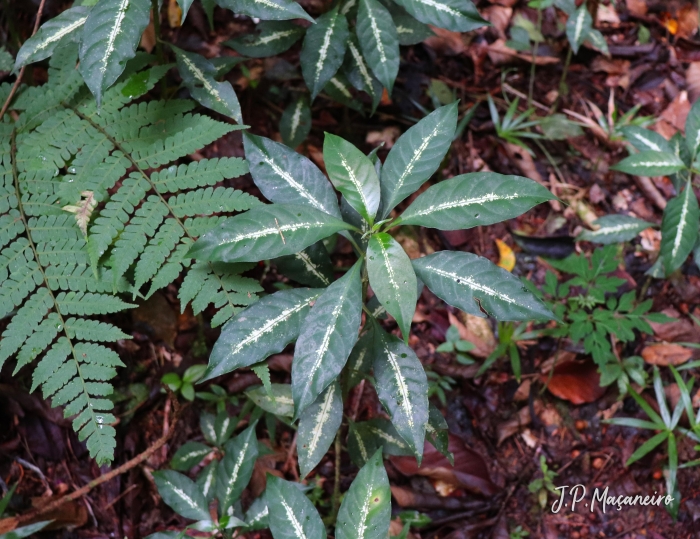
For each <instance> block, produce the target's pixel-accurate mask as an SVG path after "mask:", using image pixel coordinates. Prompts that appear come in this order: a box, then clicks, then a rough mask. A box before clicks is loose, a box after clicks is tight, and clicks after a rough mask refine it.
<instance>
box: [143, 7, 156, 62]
mask: <svg viewBox="0 0 700 539" xmlns="http://www.w3.org/2000/svg"><path fill="white" fill-rule="evenodd" d="M155 46H156V30H155V28H154V27H153V13H151V22H149V23H148V26H146V29H145V30H144V31H143V34H142V35H141V48H142V49H144V50H145V51H146V52H147V53H151V52H152V51H153V49H154V48H155Z"/></svg>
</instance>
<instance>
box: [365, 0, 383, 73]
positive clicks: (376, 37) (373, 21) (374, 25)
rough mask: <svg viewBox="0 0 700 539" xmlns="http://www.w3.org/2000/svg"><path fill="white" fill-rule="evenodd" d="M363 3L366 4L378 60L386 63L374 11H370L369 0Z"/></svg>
mask: <svg viewBox="0 0 700 539" xmlns="http://www.w3.org/2000/svg"><path fill="white" fill-rule="evenodd" d="M365 5H366V6H367V17H369V24H370V27H371V29H372V35H373V36H374V40H375V41H376V42H377V51H378V52H379V61H380V62H381V63H382V64H386V53H385V52H384V43H382V33H381V31H380V30H379V27H378V26H377V18H376V17H375V16H374V13H373V12H372V7H371V6H370V5H369V2H365Z"/></svg>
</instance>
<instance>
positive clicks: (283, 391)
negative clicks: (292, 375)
mask: <svg viewBox="0 0 700 539" xmlns="http://www.w3.org/2000/svg"><path fill="white" fill-rule="evenodd" d="M270 393H271V394H270ZM270 393H268V391H267V390H266V389H265V388H264V387H258V388H255V389H249V390H248V391H246V395H247V396H248V398H249V399H250V400H252V401H253V402H254V403H255V404H256V405H257V406H259V407H260V408H262V409H263V410H265V411H266V412H269V413H271V414H274V415H278V416H282V417H292V416H293V415H294V399H292V386H290V385H289V384H272V387H271V392H270Z"/></svg>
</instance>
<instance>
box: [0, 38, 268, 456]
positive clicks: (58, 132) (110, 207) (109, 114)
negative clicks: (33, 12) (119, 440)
mask: <svg viewBox="0 0 700 539" xmlns="http://www.w3.org/2000/svg"><path fill="white" fill-rule="evenodd" d="M147 60H148V58H146V57H145V55H144V56H137V57H136V58H135V59H133V60H132V61H131V62H130V63H129V64H128V66H127V68H126V70H125V72H124V75H123V76H122V78H121V79H120V81H119V82H118V83H117V84H116V85H115V86H113V87H112V88H110V90H108V91H107V92H105V94H104V99H103V101H102V103H101V107H100V109H99V110H98V109H97V106H96V103H95V100H94V98H93V97H92V95H91V94H90V92H89V91H88V90H87V88H85V86H84V84H83V82H82V79H81V78H80V75H79V73H78V71H77V70H76V61H77V48H76V47H75V46H74V45H68V46H65V47H63V48H62V49H61V50H60V51H58V52H57V53H56V54H55V55H54V56H53V58H52V60H51V64H50V69H49V82H48V83H47V84H45V85H44V86H41V87H32V88H24V89H23V90H22V91H21V92H20V94H19V96H18V97H17V99H16V100H15V102H14V103H13V105H12V106H11V111H12V112H11V114H6V115H5V116H4V117H3V118H2V119H1V121H0V140H1V141H2V142H1V145H0V249H1V254H0V319H4V318H8V317H11V318H10V320H9V323H8V324H7V326H6V328H5V330H4V332H3V333H2V339H1V340H0V367H2V365H3V364H4V363H5V362H6V361H7V360H8V359H9V358H11V357H16V364H15V369H14V373H17V372H18V371H19V370H20V369H21V368H22V367H24V366H26V365H28V364H29V363H31V362H32V361H34V360H35V359H36V358H38V357H40V356H42V357H41V359H40V360H39V362H38V363H37V365H36V367H35V368H34V373H33V383H32V390H34V389H36V388H37V387H39V386H41V388H42V390H43V394H44V397H45V398H49V397H51V398H52V403H53V405H54V406H59V405H63V406H65V415H66V416H67V417H69V416H75V419H74V421H73V427H74V429H75V430H76V431H77V432H78V433H79V437H80V439H81V440H87V447H88V449H89V451H90V454H91V456H93V457H94V458H95V459H96V460H97V462H98V463H100V464H102V463H106V462H109V461H111V460H112V458H113V453H114V447H115V430H114V428H113V427H111V426H110V424H111V423H114V421H115V418H114V416H113V415H112V414H111V413H110V410H111V409H112V401H111V400H110V399H109V395H110V394H111V393H112V386H111V384H110V383H109V380H110V379H112V378H113V377H114V376H115V374H116V370H115V369H116V367H117V366H121V365H122V362H121V361H120V359H119V357H118V355H117V354H116V353H115V352H114V351H113V350H112V349H110V348H109V347H108V346H106V345H105V344H100V343H109V342H114V341H116V340H118V339H123V338H128V335H125V334H124V333H123V332H122V331H121V330H119V329H118V328H116V327H114V326H113V325H111V324H108V323H105V322H103V321H99V320H96V319H93V318H90V317H93V316H100V315H104V314H108V313H113V312H117V311H120V310H122V309H125V308H128V307H130V306H132V305H131V304H130V303H127V302H126V301H124V300H123V299H122V298H121V297H119V296H120V295H123V294H124V293H130V294H131V296H132V298H136V297H138V296H141V295H143V296H145V297H148V296H150V295H151V294H153V293H154V292H155V291H156V290H158V289H159V288H162V287H164V286H166V285H168V284H169V283H171V282H172V281H173V280H175V279H176V278H178V277H179V275H180V274H181V272H182V270H183V269H186V275H185V277H184V281H183V285H182V286H181V289H180V299H181V301H182V305H183V306H184V305H186V304H187V303H188V302H190V301H191V302H192V306H193V309H194V311H195V312H200V311H202V310H203V309H205V308H206V307H207V306H208V305H210V304H212V303H213V304H214V306H215V308H216V309H217V312H216V314H215V316H214V320H213V323H214V324H221V323H223V322H225V321H226V320H228V319H229V318H230V317H232V316H233V315H234V314H235V313H236V312H237V311H238V310H239V309H240V308H241V306H244V305H247V304H249V303H250V302H252V301H254V300H255V299H256V293H257V292H258V291H260V287H259V284H258V282H257V281H255V280H253V279H250V278H246V277H242V276H241V275H240V273H241V272H242V271H244V270H246V269H249V267H250V266H251V265H245V264H216V263H203V262H195V263H192V261H191V260H190V259H186V258H184V255H185V253H186V252H187V251H188V249H189V247H190V245H191V244H192V243H193V241H194V240H195V239H196V238H197V236H199V235H200V234H201V233H202V232H203V231H205V230H207V229H210V228H212V227H213V226H216V224H217V223H218V222H219V221H220V220H222V219H223V218H224V217H223V215H222V214H226V213H230V212H236V211H242V210H247V209H249V208H251V207H253V206H255V205H257V204H259V201H258V200H257V199H255V198H254V197H252V196H250V195H247V194H245V193H243V192H241V191H238V190H236V189H232V188H227V187H221V186H218V187H215V186H216V185H217V184H219V183H220V182H222V181H223V180H225V179H228V178H233V177H236V176H240V175H241V174H244V173H245V172H247V170H248V169H247V165H246V163H245V161H244V160H243V159H239V158H222V159H210V160H206V159H205V160H201V161H199V162H192V163H189V164H181V165H179V166H175V165H173V166H170V167H167V168H163V167H164V166H165V165H168V164H169V163H172V162H173V161H175V160H177V159H180V158H182V157H184V156H187V155H189V154H191V153H192V152H194V151H196V150H198V149H200V148H202V147H203V146H205V145H207V144H210V143H211V142H213V141H214V140H216V139H218V138H219V137H221V136H223V135H225V134H226V133H228V132H230V131H233V130H236V129H240V126H236V125H231V124H228V123H223V122H220V121H216V120H214V119H212V118H209V117H206V116H202V115H199V114H193V113H192V112H190V111H191V110H192V108H193V107H194V105H195V104H194V103H193V102H192V101H189V100H179V99H172V100H169V101H150V102H139V103H132V102H133V101H134V100H135V99H137V98H139V97H141V96H143V95H144V94H145V93H146V92H148V91H149V90H150V89H151V88H152V87H153V86H154V85H155V84H156V83H157V81H158V80H159V78H161V77H162V76H163V75H164V74H165V72H166V71H167V69H168V66H161V67H155V68H152V69H148V70H145V71H141V69H142V68H143V66H144V65H145V63H146V61H147ZM8 93H9V85H3V86H1V87H0V99H1V100H4V99H5V98H6V97H7V95H8Z"/></svg>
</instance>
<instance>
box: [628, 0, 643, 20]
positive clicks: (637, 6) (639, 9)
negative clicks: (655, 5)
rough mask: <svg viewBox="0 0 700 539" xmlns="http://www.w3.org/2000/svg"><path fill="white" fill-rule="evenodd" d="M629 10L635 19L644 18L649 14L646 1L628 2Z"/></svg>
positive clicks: (629, 0)
mask: <svg viewBox="0 0 700 539" xmlns="http://www.w3.org/2000/svg"><path fill="white" fill-rule="evenodd" d="M625 3H626V4H627V9H628V10H629V12H630V13H631V14H632V15H634V16H635V17H643V16H644V15H646V14H647V9H648V6H647V2H646V0H626V2H625Z"/></svg>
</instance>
